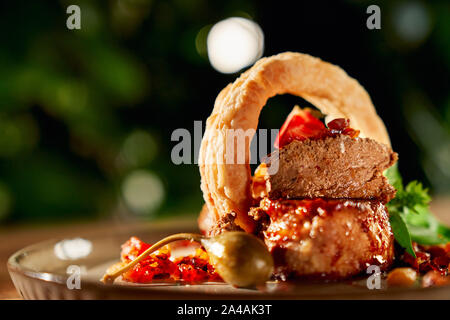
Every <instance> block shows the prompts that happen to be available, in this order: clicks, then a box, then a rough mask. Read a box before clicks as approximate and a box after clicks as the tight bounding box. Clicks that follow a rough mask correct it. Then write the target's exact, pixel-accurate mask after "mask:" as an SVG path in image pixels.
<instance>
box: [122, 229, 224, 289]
mask: <svg viewBox="0 0 450 320" xmlns="http://www.w3.org/2000/svg"><path fill="white" fill-rule="evenodd" d="M150 246H151V245H150V244H148V243H145V242H143V241H141V240H140V239H138V238H137V237H131V238H130V239H129V240H128V241H126V242H125V243H124V244H123V245H122V252H121V261H122V262H124V263H129V262H131V261H132V260H134V259H135V258H136V257H138V256H139V255H140V254H141V253H143V252H144V251H145V250H147V249H148V248H149V247H150ZM122 278H123V279H124V280H125V281H129V282H134V283H150V282H152V281H154V280H161V279H162V280H168V281H185V282H190V283H191V282H193V283H195V282H206V281H222V280H221V278H220V276H219V275H218V274H217V273H216V272H215V270H214V267H213V266H212V265H211V264H210V263H209V257H208V255H207V253H206V251H205V250H203V249H202V248H198V249H197V250H196V252H195V254H194V255H190V256H186V257H180V258H176V259H174V258H173V257H172V256H171V252H170V249H169V248H168V247H167V246H165V247H163V248H161V249H159V250H158V251H156V252H154V253H153V254H151V255H149V256H147V257H146V258H145V259H144V260H142V261H140V262H139V263H138V264H137V265H135V266H134V267H133V268H132V269H130V270H128V271H127V272H125V273H124V274H122Z"/></svg>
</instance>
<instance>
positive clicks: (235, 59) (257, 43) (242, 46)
mask: <svg viewBox="0 0 450 320" xmlns="http://www.w3.org/2000/svg"><path fill="white" fill-rule="evenodd" d="M206 43H207V49H208V58H209V62H210V63H211V65H212V66H213V68H214V69H216V70H217V71H219V72H222V73H235V72H237V71H239V70H241V69H242V68H244V67H247V66H249V65H251V64H253V63H254V62H255V61H256V60H258V59H259V58H260V57H261V56H262V54H263V48H264V34H263V32H262V30H261V28H260V27H259V25H258V24H256V23H255V22H253V21H251V20H248V19H245V18H238V17H233V18H228V19H225V20H222V21H220V22H218V23H216V24H215V25H214V26H213V27H212V28H211V30H210V31H209V33H208V38H207V40H206Z"/></svg>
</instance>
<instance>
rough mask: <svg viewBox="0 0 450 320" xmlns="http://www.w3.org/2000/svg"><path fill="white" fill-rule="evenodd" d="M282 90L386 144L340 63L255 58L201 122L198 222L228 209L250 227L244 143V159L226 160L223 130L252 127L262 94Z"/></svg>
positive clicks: (364, 97)
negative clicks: (203, 123) (203, 127)
mask: <svg viewBox="0 0 450 320" xmlns="http://www.w3.org/2000/svg"><path fill="white" fill-rule="evenodd" d="M286 93H289V94H293V95H296V96H300V97H302V98H304V99H305V100H307V101H308V102H310V103H312V104H314V105H315V106H316V107H317V108H318V109H320V111H321V112H322V113H323V114H326V115H329V116H332V117H333V118H336V117H340V118H347V119H350V124H351V126H352V127H353V128H355V129H358V130H360V131H361V133H360V136H361V137H368V138H372V139H374V140H376V141H378V142H381V143H384V144H386V145H389V146H390V140H389V136H388V133H387V131H386V127H385V126H384V123H383V121H382V120H381V118H380V117H379V116H378V115H377V113H376V111H375V108H374V106H373V104H372V101H371V100H370V97H369V95H368V94H367V92H366V90H364V88H363V87H362V86H361V85H360V84H359V83H358V82H357V81H356V80H355V79H353V78H351V77H349V76H348V75H347V73H345V71H343V70H342V69H341V68H339V67H337V66H335V65H332V64H330V63H327V62H324V61H322V60H320V59H318V58H315V57H312V56H310V55H307V54H301V53H293V52H285V53H281V54H278V55H275V56H272V57H268V58H263V59H260V60H259V61H258V62H256V63H255V65H254V66H253V67H252V68H250V69H249V70H247V71H246V72H244V73H243V74H242V75H241V76H240V77H239V78H238V79H237V80H236V81H235V82H234V83H232V84H229V85H228V86H227V87H225V88H224V89H223V90H222V91H221V92H220V93H219V95H218V96H217V99H216V101H215V104H214V109H213V112H212V114H211V116H210V117H209V118H208V120H207V122H206V130H205V134H204V136H203V140H202V144H201V148H200V154H199V166H200V174H201V189H202V191H203V197H204V199H205V202H206V205H207V209H208V210H207V214H202V215H201V217H200V221H199V224H200V225H202V221H201V220H202V219H208V220H210V221H211V220H213V221H218V220H219V219H220V218H222V217H225V216H226V215H228V214H230V213H231V212H234V213H235V214H236V220H235V222H236V224H238V225H239V226H240V227H241V228H243V229H244V230H245V231H247V232H251V231H252V230H253V227H254V224H253V223H252V222H253V221H252V220H251V219H250V218H249V216H248V209H249V207H250V205H251V199H252V198H251V195H250V182H251V172H250V166H249V161H250V152H249V143H247V142H246V143H245V148H241V149H243V150H244V151H243V152H244V153H245V155H243V156H244V157H245V162H241V163H237V161H235V162H234V163H229V161H228V163H227V161H226V160H227V158H226V147H225V146H226V143H227V134H228V132H229V130H230V129H233V130H237V129H242V130H244V131H246V130H248V129H254V130H256V128H257V125H258V119H259V114H260V112H261V109H262V108H263V106H264V105H265V104H266V102H267V100H268V99H269V98H271V97H273V96H275V95H277V94H286ZM234 147H236V145H234ZM239 152H240V151H237V152H236V154H238V153H239ZM235 158H236V157H235ZM204 211H205V210H204Z"/></svg>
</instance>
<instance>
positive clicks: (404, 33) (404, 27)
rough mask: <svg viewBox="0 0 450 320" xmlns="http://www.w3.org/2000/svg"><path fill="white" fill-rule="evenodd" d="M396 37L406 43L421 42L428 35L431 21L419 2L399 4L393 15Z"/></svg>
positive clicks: (425, 9)
mask: <svg viewBox="0 0 450 320" xmlns="http://www.w3.org/2000/svg"><path fill="white" fill-rule="evenodd" d="M393 23H394V28H395V31H396V33H397V35H398V36H399V37H400V38H401V39H402V40H403V41H405V42H407V43H418V42H422V41H423V40H424V39H425V38H426V37H427V36H428V34H429V33H430V30H431V21H430V17H429V14H428V11H427V8H426V7H425V6H424V5H423V4H422V3H421V2H404V3H400V4H399V5H398V6H397V7H396V8H395V9H394V14H393Z"/></svg>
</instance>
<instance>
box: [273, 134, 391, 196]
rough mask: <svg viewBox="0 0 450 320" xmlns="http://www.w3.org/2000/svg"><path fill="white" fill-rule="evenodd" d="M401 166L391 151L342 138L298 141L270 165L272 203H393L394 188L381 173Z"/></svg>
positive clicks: (366, 140) (363, 140) (276, 154)
mask: <svg viewBox="0 0 450 320" xmlns="http://www.w3.org/2000/svg"><path fill="white" fill-rule="evenodd" d="M396 161H397V154H396V153H395V152H393V151H392V150H391V148H389V147H388V146H386V145H384V144H381V143H379V142H376V141H375V140H372V139H369V138H356V139H354V138H351V137H349V136H348V135H344V134H340V135H336V136H332V137H326V138H324V139H307V140H303V141H299V140H294V141H292V142H291V143H289V144H288V145H286V146H284V147H283V148H281V149H279V150H276V151H275V152H274V154H273V155H272V156H271V157H270V158H269V161H267V164H266V165H267V169H268V170H267V174H266V176H265V179H266V189H267V195H268V197H269V198H270V199H301V198H310V199H312V198H320V197H323V198H328V199H330V198H332V199H339V198H348V199H377V200H380V201H382V202H383V203H387V202H389V200H391V199H392V198H394V196H395V192H396V191H395V189H394V188H393V187H392V186H391V185H390V184H389V182H388V181H387V179H386V177H385V176H383V171H384V170H386V169H387V168H389V167H390V166H392V165H393V164H394V163H395V162H396Z"/></svg>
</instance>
